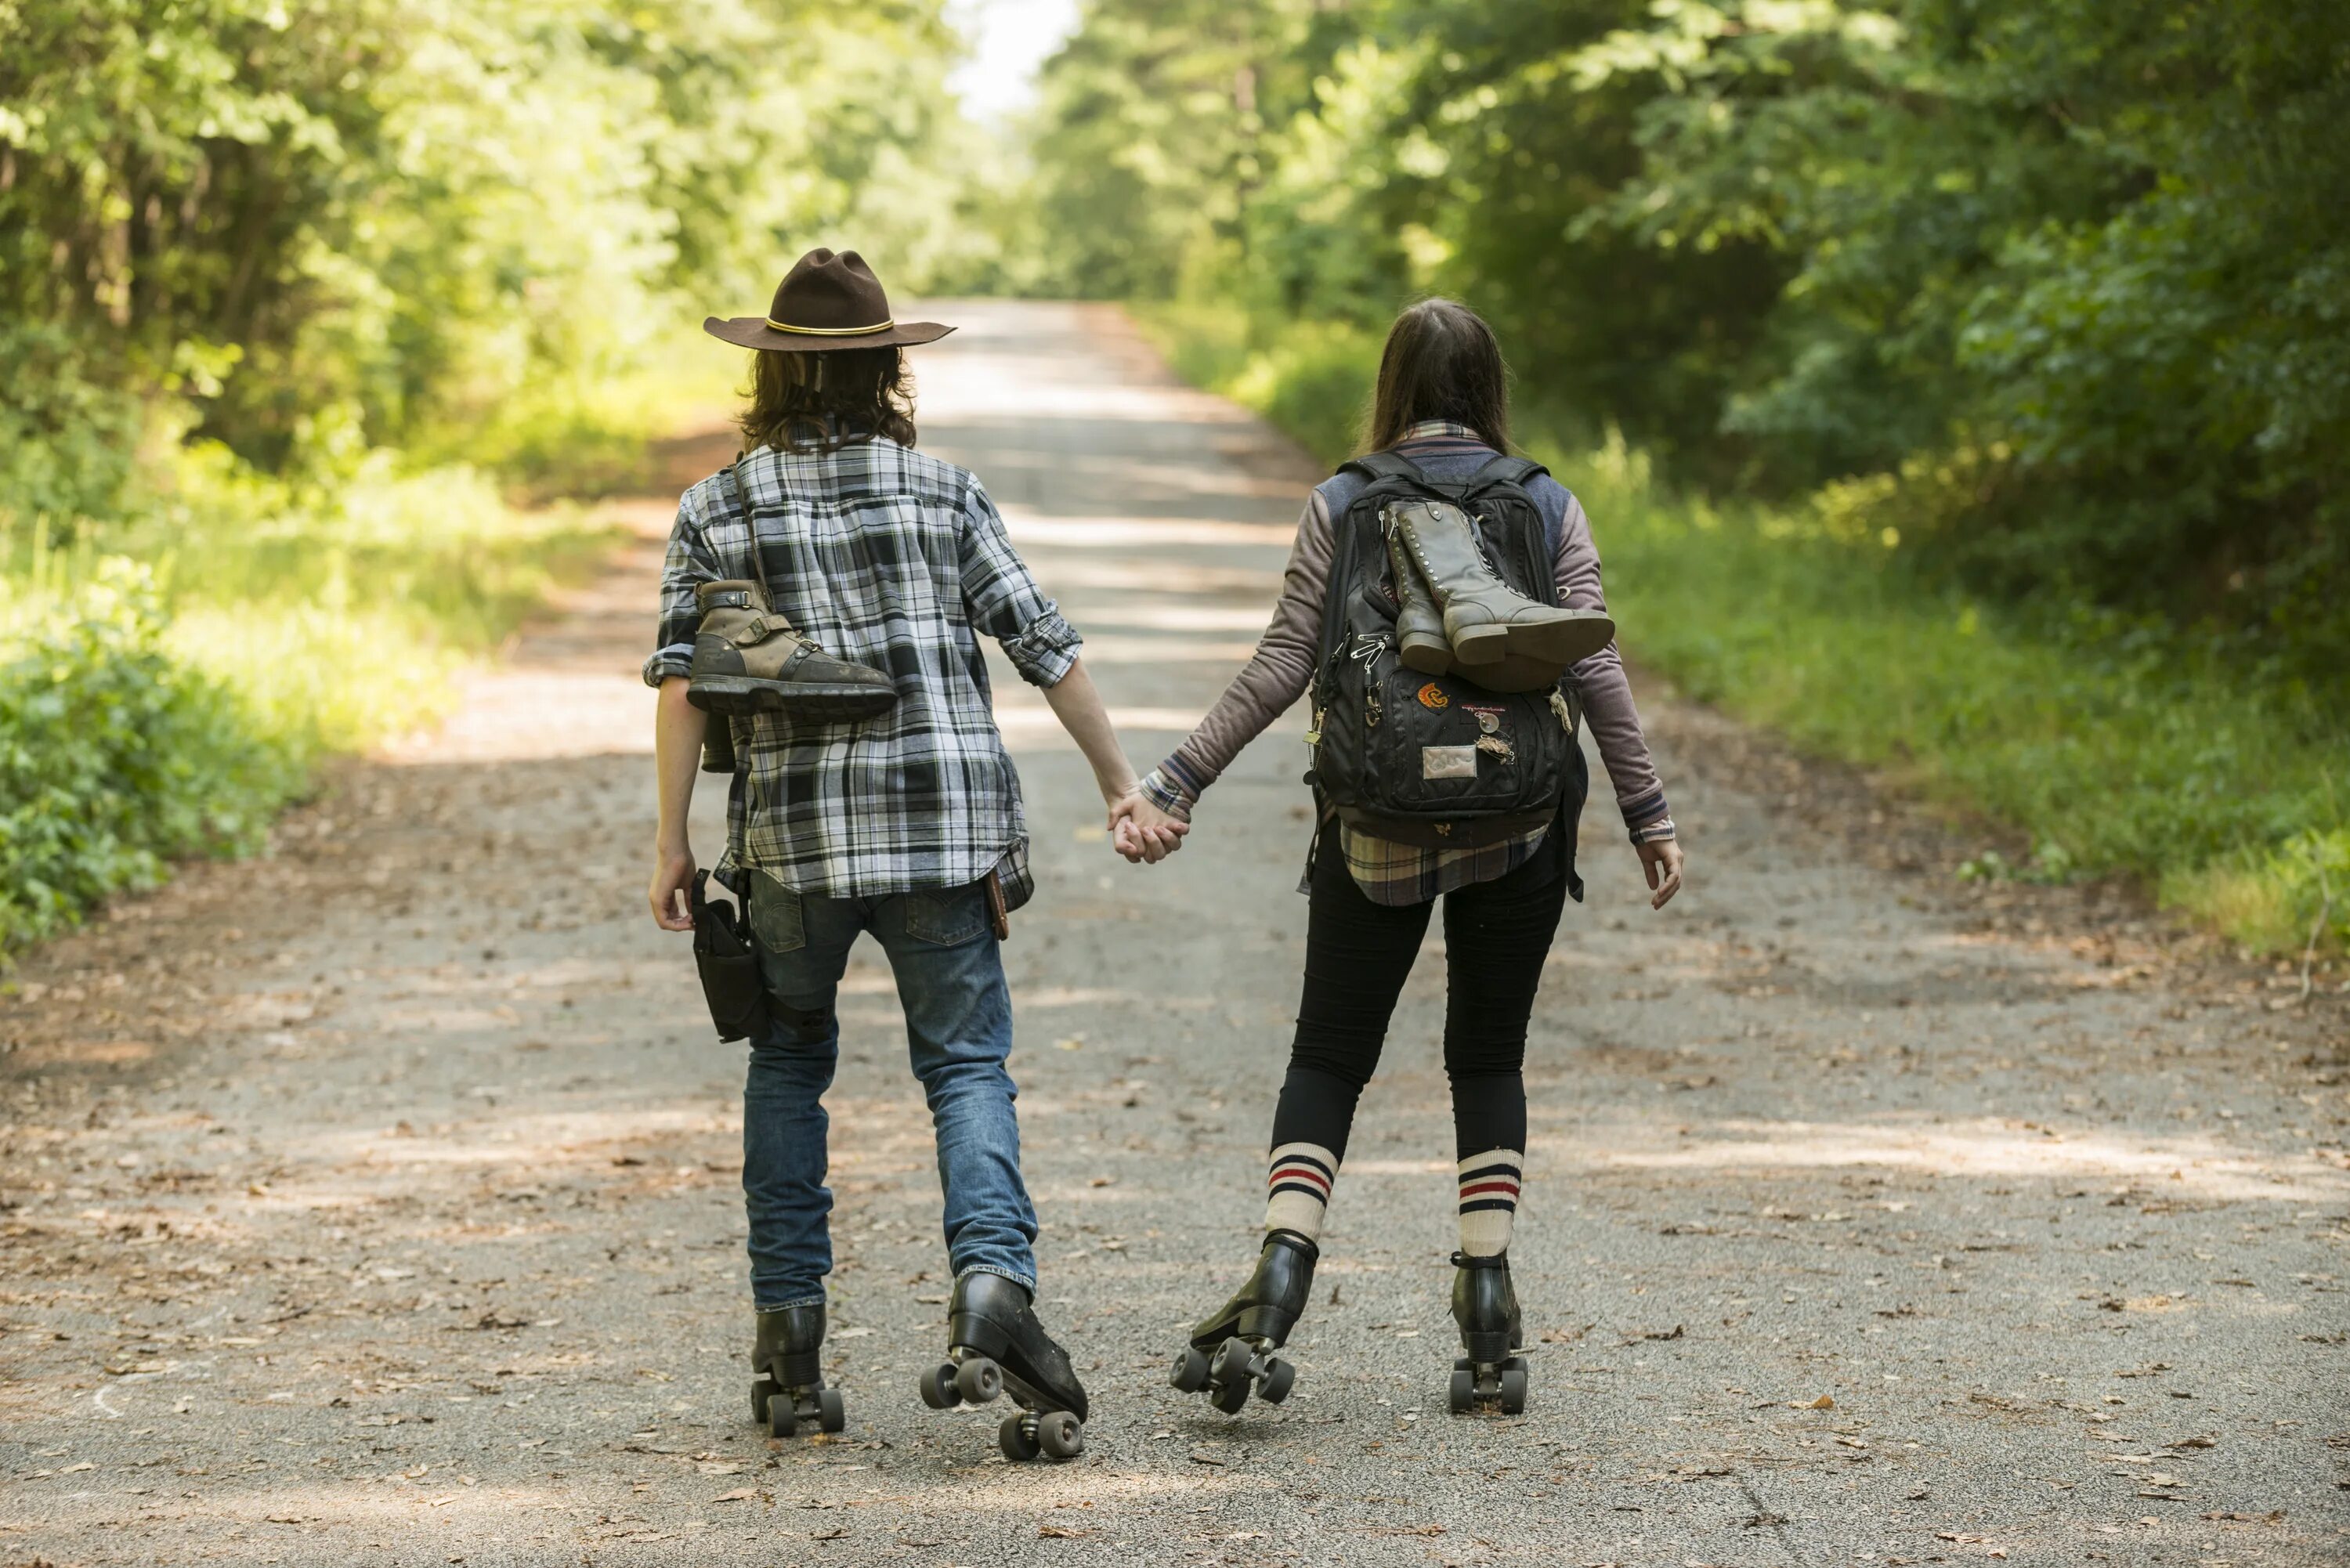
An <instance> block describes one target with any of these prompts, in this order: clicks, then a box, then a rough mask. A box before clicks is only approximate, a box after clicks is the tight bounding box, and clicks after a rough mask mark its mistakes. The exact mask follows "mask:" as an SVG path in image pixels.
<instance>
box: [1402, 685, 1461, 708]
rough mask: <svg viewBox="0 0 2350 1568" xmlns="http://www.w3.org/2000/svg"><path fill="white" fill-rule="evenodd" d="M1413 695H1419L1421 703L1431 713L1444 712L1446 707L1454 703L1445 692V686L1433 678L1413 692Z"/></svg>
mask: <svg viewBox="0 0 2350 1568" xmlns="http://www.w3.org/2000/svg"><path fill="white" fill-rule="evenodd" d="M1412 695H1414V696H1415V697H1418V698H1419V705H1420V706H1421V707H1423V708H1425V709H1427V710H1428V711H1430V712H1431V713H1440V712H1442V711H1444V710H1445V709H1447V708H1449V707H1451V705H1452V699H1451V698H1450V697H1448V696H1446V695H1445V694H1444V688H1443V687H1441V686H1439V685H1438V684H1437V683H1436V682H1435V681H1433V680H1431V681H1430V682H1429V683H1428V684H1427V685H1425V686H1423V687H1421V688H1420V689H1419V691H1416V692H1414V693H1412Z"/></svg>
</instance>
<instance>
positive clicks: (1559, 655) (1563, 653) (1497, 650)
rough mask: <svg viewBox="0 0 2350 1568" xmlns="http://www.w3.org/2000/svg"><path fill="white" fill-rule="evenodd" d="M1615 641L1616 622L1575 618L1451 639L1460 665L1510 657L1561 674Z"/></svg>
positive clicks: (1474, 632) (1482, 629) (1479, 630)
mask: <svg viewBox="0 0 2350 1568" xmlns="http://www.w3.org/2000/svg"><path fill="white" fill-rule="evenodd" d="M1615 639H1616V622H1615V620H1614V619H1613V618H1611V617H1608V616H1604V615H1592V616H1576V617H1575V618H1573V619H1571V620H1544V621H1530V622H1526V623H1524V624H1523V625H1515V626H1481V627H1478V628H1475V629H1474V630H1471V631H1464V632H1462V633H1461V635H1460V636H1459V637H1456V638H1454V639H1452V657H1453V658H1455V659H1459V660H1460V661H1461V663H1462V664H1467V665H1484V664H1499V663H1501V662H1502V660H1503V659H1504V658H1505V657H1508V656H1510V655H1513V654H1514V655H1516V656H1517V657H1519V658H1521V659H1540V660H1542V661H1543V662H1544V663H1548V664H1555V665H1557V666H1558V667H1559V668H1560V670H1562V671H1563V670H1565V669H1566V668H1567V667H1568V666H1570V665H1575V664H1580V663H1582V662H1583V661H1584V660H1585V659H1588V658H1590V657H1591V656H1592V655H1593V654H1595V653H1597V652H1598V651H1599V650H1600V649H1603V648H1606V647H1607V645H1608V644H1609V643H1610V642H1612V641H1614V640H1615Z"/></svg>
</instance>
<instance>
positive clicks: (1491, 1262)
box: [1452, 1252, 1510, 1269]
mask: <svg viewBox="0 0 2350 1568" xmlns="http://www.w3.org/2000/svg"><path fill="white" fill-rule="evenodd" d="M1452 1266H1453V1267H1454V1268H1456V1269H1506V1268H1508V1267H1509V1266H1510V1255H1509V1254H1508V1253H1507V1252H1495V1253H1494V1254H1493V1255H1492V1257H1473V1256H1471V1254H1469V1253H1467V1252H1455V1253H1453V1254H1452Z"/></svg>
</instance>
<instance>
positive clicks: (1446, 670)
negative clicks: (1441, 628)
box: [1396, 632, 1452, 675]
mask: <svg viewBox="0 0 2350 1568" xmlns="http://www.w3.org/2000/svg"><path fill="white" fill-rule="evenodd" d="M1396 654H1397V657H1398V658H1399V659H1402V660H1403V665H1404V668H1405V669H1407V670H1418V671H1419V673H1420V674H1422V675H1449V674H1451V672H1452V645H1451V643H1449V642H1447V641H1445V640H1444V639H1442V638H1440V637H1429V636H1426V635H1423V634H1421V633H1418V632H1406V633H1404V635H1403V637H1402V638H1401V639H1399V641H1398V643H1397V645H1396Z"/></svg>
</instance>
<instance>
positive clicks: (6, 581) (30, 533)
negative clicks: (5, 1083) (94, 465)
mask: <svg viewBox="0 0 2350 1568" xmlns="http://www.w3.org/2000/svg"><path fill="white" fill-rule="evenodd" d="M616 537H617V533H616V531H615V530H614V529H613V528H612V527H610V526H609V525H608V524H606V523H603V522H599V521H598V519H597V518H596V516H595V515H594V514H592V513H590V512H587V511H585V510H583V509H581V508H579V507H578V506H576V505H572V504H555V505H550V506H546V507H539V508H533V509H529V510H523V509H519V508H517V507H515V506H513V505H510V504H508V503H507V501H506V500H505V499H504V497H503V495H502V493H501V491H500V488H499V486H498V484H497V483H494V481H493V480H492V479H491V477H490V476H488V475H487V474H485V473H484V472H479V471H477V470H473V469H471V468H465V467H459V466H450V467H441V468H433V469H426V470H423V471H421V472H411V471H406V470H404V469H403V468H402V466H401V465H400V462H398V461H397V460H396V458H395V457H394V456H393V454H390V453H382V452H379V453H372V454H369V455H368V456H367V457H366V458H364V459H363V460H361V461H360V462H358V464H357V465H356V466H355V467H354V468H353V469H352V471H351V472H348V473H347V474H344V475H340V476H338V478H337V480H336V481H335V482H334V483H331V484H317V483H313V484H309V485H294V484H288V483H284V482H281V481H278V480H274V479H269V478H265V477H263V476H260V475H256V474H255V473H253V472H250V471H249V470H245V469H244V468H242V467H241V466H240V465H238V464H236V463H234V462H232V461H230V460H229V459H228V458H227V456H226V454H225V453H224V452H219V451H218V450H217V449H205V448H202V447H198V448H193V449H187V450H184V451H180V452H173V453H172V456H171V457H170V458H169V459H168V461H166V462H163V463H161V464H160V465H158V466H157V471H156V472H153V473H152V474H151V475H149V477H148V482H147V485H146V487H145V490H144V493H142V494H141V495H140V498H139V501H138V504H136V505H134V506H133V507H132V508H131V509H130V513H129V514H128V515H127V516H126V517H124V518H122V519H119V520H114V521H110V522H109V523H106V524H90V523H87V522H83V523H79V524H75V525H72V526H71V527H70V528H69V530H68V531H67V536H66V537H65V538H63V539H59V538H57V537H56V536H55V535H53V532H52V529H51V527H50V525H49V524H47V521H46V520H35V521H33V522H30V523H26V522H24V521H23V520H21V519H12V518H7V517H5V516H0V955H5V953H7V952H9V951H12V950H16V948H19V947H21V946H22V945H23V944H25V943H26V942H28V941H33V940H38V939H40V938H42V937H45V936H47V935H50V934H52V933H54V932H56V931H57V930H59V929H64V928H66V927H68V926H70V925H72V924H74V923H75V922H77V921H78V919H80V918H81V917H82V915H83V914H84V913H85V912H86V911H87V910H88V909H90V908H91V907H92V906H94V905H95V904H97V903H98V902H99V901H100V900H102V899H103V898H106V897H107V896H108V895H109V894H111V893H114V892H117V891H120V890H123V889H129V888H145V887H151V886H153V885H155V884H156V883H158V882H160V881H161V880H162V879H163V877H165V876H166V875H167V872H168V867H169V863H170V862H171V861H172V860H173V859H176V858H180V857H188V856H193V855H235V854H243V853H246V852H249V851H251V850H252V849H254V848H255V847H256V846H258V845H259V843H260V842H261V840H262V837H263V835H264V834H265V831H266V829H267V826H268V824H269V822H270V820H271V819H272V817H273V816H274V815H275V814H276V811H277V810H278V809H279V808H280V807H282V806H283V805H286V803H287V802H288V801H290V800H293V799H296V798H298V797H299V796H300V795H301V794H304V793H305V792H306V791H307V789H308V788H309V785H310V781H311V779H312V777H313V773H314V769H315V767H316V766H317V763H318V762H319V761H320V760H321V759H322V758H324V757H325V756H327V755H328V754H331V753H348V752H357V751H363V750H365V749H367V748H368V747H369V746H372V745H374V744H377V743H379V742H382V741H384V740H387V739H389V738H390V737H392V736H395V735H398V734H400V733H403V732H408V731H411V730H413V729H415V728H417V727H419V726H421V725H422V724H425V723H428V722H432V720H434V719H436V718H438V717H439V716H440V715H441V714H442V712H444V711H445V710H446V708H447V705H448V703H449V701H451V699H452V695H453V686H452V680H451V677H452V675H453V674H454V673H455V672H456V671H457V670H459V669H461V668H463V666H464V665H466V664H467V663H469V662H472V661H473V660H476V659H481V658H483V657H484V656H485V655H487V654H488V653H490V652H491V651H493V650H494V649H496V648H497V647H498V646H499V644H500V643H501V642H502V641H503V640H504V639H505V638H506V637H508V636H509V635H510V634H511V633H512V632H513V630H514V629H515V627H516V626H517V625H518V624H519V623H520V622H521V620H522V619H523V618H525V616H527V615H528V614H529V613H530V611H531V610H532V609H534V608H535V607H536V606H538V605H539V604H540V603H542V602H543V601H544V599H545V597H546V592H547V590H548V589H549V588H550V587H553V586H555V585H556V584H557V583H561V582H566V581H572V580H577V579H578V578H580V577H582V576H585V575H586V574H587V572H589V571H590V570H591V569H592V567H593V565H594V563H595V562H596V561H597V560H598V559H599V558H600V557H601V556H602V555H604V554H605V553H606V552H607V551H608V549H609V547H610V545H612V543H613V542H614V540H615V539H616Z"/></svg>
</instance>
